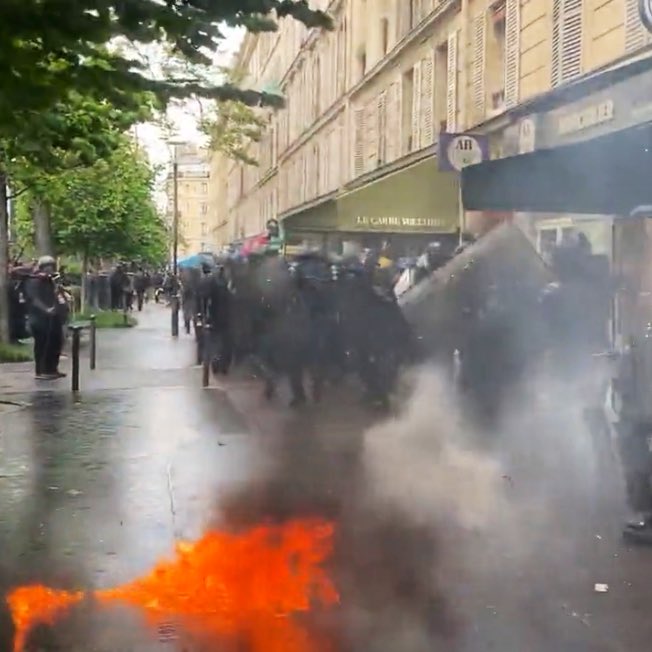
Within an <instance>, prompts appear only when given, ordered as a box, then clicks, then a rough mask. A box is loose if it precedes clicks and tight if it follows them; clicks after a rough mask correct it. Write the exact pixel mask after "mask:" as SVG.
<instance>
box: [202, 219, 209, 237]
mask: <svg viewBox="0 0 652 652" xmlns="http://www.w3.org/2000/svg"><path fill="white" fill-rule="evenodd" d="M207 232H208V231H207V227H206V222H202V223H201V234H202V235H206V233H207Z"/></svg>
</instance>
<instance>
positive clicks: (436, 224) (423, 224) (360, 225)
mask: <svg viewBox="0 0 652 652" xmlns="http://www.w3.org/2000/svg"><path fill="white" fill-rule="evenodd" d="M448 226H449V224H448V222H447V221H446V220H442V219H440V218H436V217H390V216H387V217H365V216H362V215H359V216H357V217H356V218H355V221H354V228H355V230H356V231H381V232H382V231H424V230H425V231H429V230H435V229H442V228H446V227H448Z"/></svg>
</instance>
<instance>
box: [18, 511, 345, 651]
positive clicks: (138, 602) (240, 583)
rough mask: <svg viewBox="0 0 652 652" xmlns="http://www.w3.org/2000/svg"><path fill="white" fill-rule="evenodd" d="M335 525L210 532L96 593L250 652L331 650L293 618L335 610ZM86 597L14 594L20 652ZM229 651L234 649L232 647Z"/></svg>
mask: <svg viewBox="0 0 652 652" xmlns="http://www.w3.org/2000/svg"><path fill="white" fill-rule="evenodd" d="M332 542H333V525H332V524H330V523H326V522H323V521H318V520H296V521H291V522H289V523H286V524H284V525H265V526H258V527H255V528H253V529H251V530H248V531H246V532H244V533H240V534H230V533H225V532H209V533H207V534H206V535H204V537H202V538H201V539H200V540H199V541H197V542H195V543H180V544H178V545H177V547H176V556H175V558H174V559H171V560H168V561H162V562H160V563H159V564H158V565H157V566H156V567H155V568H154V570H153V571H152V572H151V573H149V574H148V575H146V576H144V577H141V578H139V579H136V580H135V581H133V582H130V583H128V584H125V585H123V586H119V587H117V588H114V589H107V590H102V591H96V592H95V593H94V596H95V597H96V598H97V599H98V600H99V601H100V602H101V603H103V604H107V603H109V602H111V601H120V602H123V603H127V604H130V605H133V606H137V607H140V608H141V609H143V610H144V611H145V613H146V615H147V617H148V620H149V621H150V623H151V624H157V623H160V622H162V621H163V620H165V619H169V618H177V619H178V620H179V621H180V623H181V624H182V625H183V626H185V627H186V628H188V630H192V631H195V632H197V633H199V634H201V635H202V636H204V637H211V640H213V641H215V640H216V639H217V640H219V641H220V642H221V643H222V644H227V645H229V644H230V645H233V646H234V648H235V647H237V649H238V650H241V649H243V648H242V645H243V644H244V645H246V647H245V648H244V649H246V650H248V651H249V652H325V649H324V646H323V645H322V644H319V643H317V641H315V640H313V637H312V636H311V635H310V633H309V632H308V631H307V630H306V629H305V628H304V627H302V626H301V624H300V623H298V622H297V621H296V620H295V619H294V618H293V617H292V616H293V615H296V614H298V613H301V612H308V611H310V609H311V606H312V604H313V603H315V602H318V603H320V604H321V605H322V606H326V607H327V606H332V605H334V604H336V603H337V602H338V600H339V596H338V594H337V591H336V589H335V587H334V585H333V583H332V582H331V580H330V579H329V577H328V575H327V574H326V571H325V570H324V569H323V567H322V564H323V563H324V562H325V561H326V560H327V559H328V557H329V556H330V554H331V552H332V546H333V543H332ZM82 597H83V594H78V593H71V594H66V593H63V592H56V591H53V590H51V589H47V588H45V587H22V588H18V589H16V590H15V591H13V592H12V593H11V594H10V596H9V598H8V602H9V607H10V609H11V613H12V617H13V619H14V624H15V627H16V639H15V643H14V652H22V651H23V650H24V645H25V640H26V636H27V633H28V631H29V629H30V628H31V627H33V626H34V625H35V624H37V623H48V624H49V623H52V622H53V621H54V620H55V618H56V617H57V616H58V615H59V614H60V613H61V611H62V610H63V609H64V608H65V607H67V606H69V605H71V604H74V603H75V602H77V601H78V600H80V599H81V598H82ZM226 649H228V648H226Z"/></svg>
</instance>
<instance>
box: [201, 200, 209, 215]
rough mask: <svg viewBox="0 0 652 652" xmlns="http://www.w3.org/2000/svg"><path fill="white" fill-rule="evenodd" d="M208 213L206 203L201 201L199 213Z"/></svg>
mask: <svg viewBox="0 0 652 652" xmlns="http://www.w3.org/2000/svg"><path fill="white" fill-rule="evenodd" d="M207 213H208V204H206V203H204V202H202V205H201V214H202V215H206V214H207Z"/></svg>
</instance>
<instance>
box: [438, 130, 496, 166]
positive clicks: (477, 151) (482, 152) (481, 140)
mask: <svg viewBox="0 0 652 652" xmlns="http://www.w3.org/2000/svg"><path fill="white" fill-rule="evenodd" d="M438 158H439V169H440V170H443V171H446V172H461V171H462V169H463V168H465V167H466V166H467V165H476V164H477V163H482V161H486V160H487V159H488V158H489V141H488V138H487V136H485V135H481V134H452V133H447V132H443V133H441V134H440V135H439V156H438Z"/></svg>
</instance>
